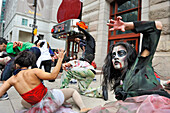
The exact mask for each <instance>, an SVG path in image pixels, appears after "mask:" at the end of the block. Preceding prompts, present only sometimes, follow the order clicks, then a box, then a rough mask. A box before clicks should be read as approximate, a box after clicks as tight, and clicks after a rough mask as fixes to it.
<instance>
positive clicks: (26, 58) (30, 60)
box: [14, 51, 36, 67]
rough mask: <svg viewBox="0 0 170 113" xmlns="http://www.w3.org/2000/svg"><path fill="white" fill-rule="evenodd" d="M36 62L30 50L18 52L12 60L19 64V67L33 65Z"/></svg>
mask: <svg viewBox="0 0 170 113" xmlns="http://www.w3.org/2000/svg"><path fill="white" fill-rule="evenodd" d="M35 63H36V56H35V54H33V53H32V52H30V51H22V52H20V53H19V54H18V55H17V56H16V57H15V60H14V64H19V65H20V67H29V66H33V65H35Z"/></svg>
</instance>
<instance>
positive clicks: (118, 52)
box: [112, 45, 128, 70]
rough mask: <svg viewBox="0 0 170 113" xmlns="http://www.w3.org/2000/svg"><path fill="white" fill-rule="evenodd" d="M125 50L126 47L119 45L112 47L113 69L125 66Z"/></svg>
mask: <svg viewBox="0 0 170 113" xmlns="http://www.w3.org/2000/svg"><path fill="white" fill-rule="evenodd" d="M126 56H127V51H126V48H125V47H123V46H121V45H119V46H116V47H114V48H113V51H112V63H113V67H114V68H115V69H120V70H121V69H123V68H125V67H127V64H128V63H127V60H126Z"/></svg>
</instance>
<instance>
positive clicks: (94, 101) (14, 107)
mask: <svg viewBox="0 0 170 113" xmlns="http://www.w3.org/2000/svg"><path fill="white" fill-rule="evenodd" d="M60 76H61V74H60V75H59V77H58V78H57V79H56V80H55V82H48V81H44V84H45V86H46V87H47V88H49V89H50V88H59V87H60ZM101 77H102V75H100V74H99V72H98V74H97V75H96V79H97V80H96V81H93V82H92V84H91V85H90V87H97V86H100V84H101V80H102V78H101ZM165 82H166V81H165V80H163V81H161V83H162V84H163V83H165ZM69 86H70V87H71V88H75V89H77V88H78V87H77V84H70V85H69ZM8 95H9V99H8V100H5V101H0V113H15V112H16V111H19V110H22V109H23V107H22V105H21V100H22V98H21V97H20V95H19V94H18V93H17V91H16V90H15V88H14V87H12V88H10V89H9V90H8ZM81 97H82V99H83V102H84V103H85V105H86V106H87V107H89V108H93V107H95V106H98V105H103V104H105V103H107V102H110V101H114V100H116V99H115V98H114V94H113V93H112V92H110V91H109V100H108V101H104V100H103V99H101V98H90V97H85V96H81ZM68 102H69V103H71V104H72V105H73V110H75V111H79V109H78V107H77V106H76V105H75V104H74V102H73V100H72V99H69V100H68Z"/></svg>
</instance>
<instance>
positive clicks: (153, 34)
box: [115, 21, 170, 100]
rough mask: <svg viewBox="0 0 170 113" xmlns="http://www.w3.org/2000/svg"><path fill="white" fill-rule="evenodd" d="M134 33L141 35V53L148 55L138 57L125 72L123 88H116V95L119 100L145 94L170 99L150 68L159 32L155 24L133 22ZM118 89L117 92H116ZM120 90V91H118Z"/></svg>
mask: <svg viewBox="0 0 170 113" xmlns="http://www.w3.org/2000/svg"><path fill="white" fill-rule="evenodd" d="M134 26H135V29H134V32H136V33H143V41H142V51H144V50H145V49H147V50H148V51H149V52H150V55H149V56H147V57H142V56H141V54H139V55H138V57H137V59H136V61H135V63H134V64H133V65H132V67H131V68H130V69H129V70H128V71H127V73H126V75H125V78H124V80H123V87H122V86H118V87H117V89H116V90H117V92H116V93H115V94H116V95H121V96H120V98H119V99H122V100H125V99H126V98H127V97H134V96H140V95H147V94H159V95H162V96H166V97H169V98H170V95H169V94H168V93H167V92H166V91H164V90H163V88H162V86H161V85H160V83H159V82H158V80H157V79H156V77H155V75H154V70H153V67H152V59H153V55H154V53H155V51H156V47H157V44H158V41H159V38H160V34H161V30H158V29H157V28H156V26H155V22H144V21H143V22H140V21H139V22H134ZM118 89H119V90H118ZM120 89H121V90H120Z"/></svg>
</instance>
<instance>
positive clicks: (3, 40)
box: [0, 37, 8, 45]
mask: <svg viewBox="0 0 170 113" xmlns="http://www.w3.org/2000/svg"><path fill="white" fill-rule="evenodd" d="M3 43H4V44H6V45H7V43H8V42H7V40H6V39H5V38H2V37H0V45H2V44H3Z"/></svg>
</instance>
